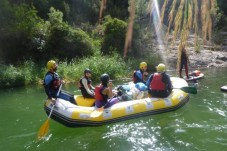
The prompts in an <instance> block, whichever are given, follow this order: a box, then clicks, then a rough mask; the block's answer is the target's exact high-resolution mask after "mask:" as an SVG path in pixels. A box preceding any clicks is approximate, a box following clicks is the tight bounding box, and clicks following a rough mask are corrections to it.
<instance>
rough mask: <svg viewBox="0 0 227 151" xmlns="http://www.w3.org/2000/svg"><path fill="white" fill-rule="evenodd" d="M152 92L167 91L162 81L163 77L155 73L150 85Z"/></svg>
mask: <svg viewBox="0 0 227 151" xmlns="http://www.w3.org/2000/svg"><path fill="white" fill-rule="evenodd" d="M150 89H151V90H165V83H164V82H163V81H162V75H161V74H159V73H155V74H154V75H153V79H152V81H151V83H150Z"/></svg>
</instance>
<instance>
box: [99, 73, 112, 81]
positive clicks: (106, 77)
mask: <svg viewBox="0 0 227 151" xmlns="http://www.w3.org/2000/svg"><path fill="white" fill-rule="evenodd" d="M100 80H101V81H102V83H107V82H108V81H109V80H110V76H109V75H108V74H107V73H104V74H102V75H101V77H100Z"/></svg>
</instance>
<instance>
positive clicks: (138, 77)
mask: <svg viewBox="0 0 227 151" xmlns="http://www.w3.org/2000/svg"><path fill="white" fill-rule="evenodd" d="M135 77H136V79H137V82H142V83H144V84H146V81H144V80H143V73H141V72H140V71H136V73H135Z"/></svg>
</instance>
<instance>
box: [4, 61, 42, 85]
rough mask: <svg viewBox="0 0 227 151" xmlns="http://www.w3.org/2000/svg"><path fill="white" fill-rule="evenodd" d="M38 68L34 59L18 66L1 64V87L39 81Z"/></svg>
mask: <svg viewBox="0 0 227 151" xmlns="http://www.w3.org/2000/svg"><path fill="white" fill-rule="evenodd" d="M38 71H39V70H38V68H37V67H36V66H35V64H34V62H32V61H30V60H29V61H25V62H24V63H23V64H21V65H20V66H18V67H15V66H13V65H9V66H6V65H0V88H7V87H17V86H24V85H28V84H34V83H36V82H37V81H38V76H39V74H38V73H39V72H38Z"/></svg>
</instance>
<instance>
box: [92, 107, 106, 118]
mask: <svg viewBox="0 0 227 151" xmlns="http://www.w3.org/2000/svg"><path fill="white" fill-rule="evenodd" d="M103 110H104V107H101V108H98V109H96V110H94V111H93V112H92V113H91V116H90V117H92V118H94V117H98V116H100V115H101V114H102V113H103Z"/></svg>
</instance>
